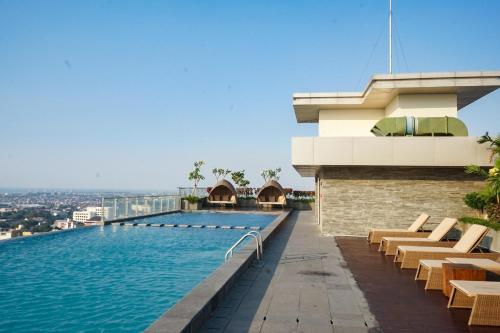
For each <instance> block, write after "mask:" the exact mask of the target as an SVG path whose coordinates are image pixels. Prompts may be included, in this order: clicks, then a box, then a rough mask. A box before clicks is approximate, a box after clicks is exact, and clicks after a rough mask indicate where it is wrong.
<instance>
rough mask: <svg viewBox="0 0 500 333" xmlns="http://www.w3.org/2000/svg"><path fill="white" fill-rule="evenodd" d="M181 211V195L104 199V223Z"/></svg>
mask: <svg viewBox="0 0 500 333" xmlns="http://www.w3.org/2000/svg"><path fill="white" fill-rule="evenodd" d="M180 209H181V200H180V196H179V195H147V196H135V197H106V198H102V221H103V222H111V221H115V220H123V219H130V218H134V217H144V216H150V215H157V214H161V213H168V212H173V211H178V210H180Z"/></svg>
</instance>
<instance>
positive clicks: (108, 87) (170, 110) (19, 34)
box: [0, 0, 500, 190]
mask: <svg viewBox="0 0 500 333" xmlns="http://www.w3.org/2000/svg"><path fill="white" fill-rule="evenodd" d="M393 10H394V25H395V29H394V31H395V36H394V43H395V44H396V45H395V47H394V51H393V52H394V72H396V73H400V72H426V71H433V72H439V71H470V70H500V38H498V34H499V32H500V20H499V19H498V17H500V1H496V0H488V1H487V0H483V1H480V0H467V1H466V0H450V1H445V0H440V1H435V0H428V1H411V0H394V1H393ZM387 17H388V1H385V0H380V1H372V0H366V1H351V0H349V1H347V0H344V1H333V0H329V1H188V0H183V1H88V0H85V1H49V0H48V1H22V0H18V1H10V0H9V1H4V0H0V188H2V187H24V188H72V189H131V190H134V189H135V190H145V189H150V190H171V189H175V188H176V187H177V186H188V185H189V181H188V180H187V173H188V172H189V171H190V170H191V168H192V163H193V162H194V161H197V160H204V161H205V162H206V166H205V167H204V169H203V172H202V173H203V174H204V175H205V177H206V181H205V182H203V183H202V184H201V185H206V186H209V185H211V184H213V182H214V181H215V178H214V177H213V176H212V174H211V169H212V168H214V167H220V168H228V169H232V170H242V169H244V170H245V171H246V175H247V178H248V179H249V180H250V181H251V185H250V186H254V187H258V186H260V185H261V184H262V182H263V180H262V178H261V177H260V173H261V171H262V170H263V169H268V168H277V167H281V168H282V169H283V171H282V173H281V182H282V184H283V186H285V187H293V188H295V189H312V188H313V180H312V179H311V178H302V177H300V176H299V174H298V173H297V172H296V171H295V170H294V169H293V167H292V166H291V164H290V159H291V157H290V138H291V137H292V136H315V135H317V131H318V129H317V124H297V123H296V120H295V115H294V113H293V107H292V94H293V93H294V92H325V91H326V92H329V91H361V90H362V89H363V88H364V87H365V85H366V84H367V82H368V80H369V78H370V77H371V75H373V74H377V73H387V71H388V65H387V63H388V51H387V50H388V23H387ZM459 117H460V118H461V119H462V120H464V122H465V123H466V124H467V126H468V127H469V131H470V134H471V135H480V134H483V133H484V132H485V131H489V132H490V133H494V134H496V133H500V91H497V92H494V93H491V94H490V95H488V96H486V97H484V98H482V99H481V100H479V101H477V102H476V103H474V104H472V105H470V106H468V107H466V108H464V109H463V110H461V111H460V112H459Z"/></svg>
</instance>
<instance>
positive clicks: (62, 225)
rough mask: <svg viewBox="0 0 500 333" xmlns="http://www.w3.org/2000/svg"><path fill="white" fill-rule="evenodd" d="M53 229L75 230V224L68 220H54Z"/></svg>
mask: <svg viewBox="0 0 500 333" xmlns="http://www.w3.org/2000/svg"><path fill="white" fill-rule="evenodd" d="M53 227H54V228H58V229H62V230H66V229H74V228H76V224H75V222H73V221H71V220H70V219H66V220H56V221H54V224H53Z"/></svg>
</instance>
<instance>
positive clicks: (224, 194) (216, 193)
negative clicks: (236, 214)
mask: <svg viewBox="0 0 500 333" xmlns="http://www.w3.org/2000/svg"><path fill="white" fill-rule="evenodd" d="M236 198H237V196H236V189H235V188H234V186H233V184H231V183H230V182H229V181H227V180H225V179H222V180H220V181H218V182H217V184H215V185H214V187H213V188H212V189H211V190H210V193H209V194H208V199H207V200H208V202H211V203H228V204H235V203H236Z"/></svg>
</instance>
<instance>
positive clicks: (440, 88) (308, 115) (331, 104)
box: [293, 71, 500, 123]
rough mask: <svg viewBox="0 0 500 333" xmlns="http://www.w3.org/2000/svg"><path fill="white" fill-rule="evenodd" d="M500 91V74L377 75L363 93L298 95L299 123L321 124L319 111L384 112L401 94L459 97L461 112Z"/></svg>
mask: <svg viewBox="0 0 500 333" xmlns="http://www.w3.org/2000/svg"><path fill="white" fill-rule="evenodd" d="M499 87H500V71H488V72H446V73H404V74H377V75H374V76H372V78H371V80H370V82H369V83H368V85H367V86H366V88H365V89H364V90H363V91H362V92H333V93H295V94H293V108H294V111H295V117H296V118H297V122H298V123H317V122H318V118H319V110H335V109H383V108H385V107H386V106H387V105H388V104H389V103H390V102H391V101H392V99H393V98H394V97H395V96H397V95H400V94H451V93H453V94H457V103H458V105H457V107H458V110H460V109H462V108H464V107H465V106H467V105H469V104H471V103H472V102H474V101H476V100H478V99H480V98H481V97H483V96H485V95H487V94H489V93H490V92H492V91H495V90H496V89H497V88H499Z"/></svg>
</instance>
